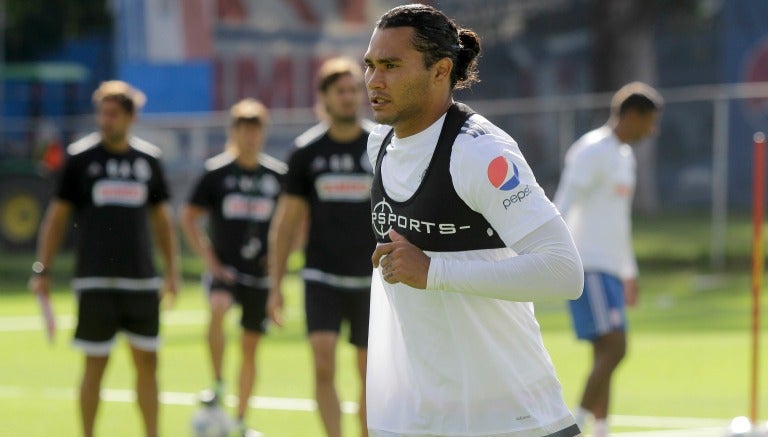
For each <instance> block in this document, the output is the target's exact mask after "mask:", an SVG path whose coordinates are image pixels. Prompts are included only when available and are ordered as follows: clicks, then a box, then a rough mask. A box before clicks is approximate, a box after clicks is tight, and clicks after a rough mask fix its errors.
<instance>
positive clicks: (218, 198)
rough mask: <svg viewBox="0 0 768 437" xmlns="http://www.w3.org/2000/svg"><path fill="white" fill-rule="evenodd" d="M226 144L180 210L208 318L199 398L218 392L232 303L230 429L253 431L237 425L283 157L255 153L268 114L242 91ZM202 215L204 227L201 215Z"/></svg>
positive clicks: (264, 287) (250, 371)
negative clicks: (235, 372) (236, 331)
mask: <svg viewBox="0 0 768 437" xmlns="http://www.w3.org/2000/svg"><path fill="white" fill-rule="evenodd" d="M230 115H231V126H230V131H229V141H228V143H227V145H226V150H225V151H224V152H223V153H221V154H220V155H217V156H215V157H213V158H211V159H209V160H208V161H207V162H206V165H205V167H206V170H205V173H204V174H203V175H202V177H201V178H200V180H199V181H198V182H197V184H196V186H195V188H194V190H193V192H192V195H191V197H190V199H189V201H188V203H187V205H185V207H184V209H183V212H182V228H183V230H184V235H185V236H186V239H187V241H188V242H189V245H190V246H191V247H192V249H193V250H194V251H195V252H196V253H197V254H198V255H199V256H200V257H201V258H203V260H204V261H205V266H206V271H207V273H206V275H205V276H206V278H205V281H206V282H207V284H206V285H207V288H208V303H209V307H210V321H209V324H208V348H209V352H210V356H211V364H212V367H213V377H214V381H215V383H214V388H213V390H211V392H210V393H207V394H206V399H204V400H203V401H204V403H206V404H207V405H210V406H213V405H218V404H219V403H220V402H221V399H222V397H223V395H224V382H223V381H224V379H223V370H222V362H223V359H224V345H225V334H224V326H223V322H224V317H225V316H226V314H227V312H228V311H229V309H230V308H231V307H232V305H233V303H235V302H237V303H238V304H240V307H241V310H242V313H241V318H240V326H241V327H242V328H243V332H242V337H241V340H240V352H241V364H240V375H239V380H238V395H239V402H238V406H237V422H236V424H237V429H238V432H239V433H241V434H242V435H247V436H252V435H257V434H256V432H255V431H252V430H248V429H247V428H246V427H245V425H244V418H245V414H246V412H247V410H248V399H249V398H250V396H251V391H252V390H253V385H254V382H255V379H256V348H257V347H258V344H259V339H260V338H261V335H262V334H263V333H264V332H265V327H266V324H265V322H266V320H267V316H266V311H267V308H266V307H267V294H268V291H269V281H268V277H267V232H268V230H269V223H270V220H271V218H272V214H273V212H274V209H275V202H276V200H277V195H278V194H279V193H280V178H281V177H282V176H281V175H282V174H283V173H284V172H285V169H284V167H285V164H283V163H282V162H279V161H278V160H276V159H274V158H271V157H269V156H267V155H264V154H262V153H261V151H262V149H263V146H264V141H265V138H266V127H267V123H268V121H269V114H268V112H267V108H266V107H265V106H264V105H263V104H261V103H260V102H258V101H256V100H254V99H245V100H242V101H240V102H238V103H237V104H235V105H234V106H232V108H231V110H230ZM204 217H207V218H208V234H209V235H210V236H209V235H207V234H206V232H205V231H204V230H203V228H202V221H201V219H202V218H204Z"/></svg>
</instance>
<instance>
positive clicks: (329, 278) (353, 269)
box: [268, 58, 375, 437]
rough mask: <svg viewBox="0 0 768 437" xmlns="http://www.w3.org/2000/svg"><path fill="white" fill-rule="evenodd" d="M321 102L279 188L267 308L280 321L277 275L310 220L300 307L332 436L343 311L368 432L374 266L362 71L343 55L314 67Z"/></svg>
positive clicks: (335, 435) (337, 415)
mask: <svg viewBox="0 0 768 437" xmlns="http://www.w3.org/2000/svg"><path fill="white" fill-rule="evenodd" d="M317 82H318V83H317V89H318V106H319V109H320V110H321V112H322V113H323V117H322V118H323V119H324V120H323V122H321V123H320V124H319V125H317V126H315V127H313V128H311V129H310V130H308V131H307V132H305V133H304V134H302V135H301V136H299V138H298V139H297V140H296V146H297V148H296V149H295V150H294V152H293V153H292V155H291V157H290V159H289V162H288V173H287V174H286V177H285V184H284V187H283V193H282V194H281V196H280V200H279V202H278V206H277V211H276V212H275V219H274V220H273V224H274V225H273V226H272V228H271V229H270V234H269V244H270V255H269V256H270V269H271V270H270V276H271V277H272V279H273V282H272V288H271V290H270V296H269V304H268V311H269V315H270V318H272V320H274V321H275V322H276V323H277V324H278V325H280V324H281V323H282V320H281V315H280V312H281V310H282V306H283V296H282V291H281V288H280V282H281V280H282V278H283V276H284V275H285V269H286V267H285V266H286V260H287V258H288V255H289V252H290V250H291V248H292V243H293V242H294V241H295V239H296V238H297V237H299V236H300V235H301V231H302V230H303V229H304V226H303V225H304V224H305V223H306V222H307V220H308V221H309V233H308V239H307V246H306V251H305V255H306V263H305V268H304V271H303V272H302V276H303V277H304V285H305V293H304V296H305V299H304V300H305V310H306V319H307V330H308V332H309V341H310V343H311V345H312V351H313V354H314V364H315V397H316V399H317V404H318V408H319V410H320V416H321V418H322V421H323V425H324V426H325V430H326V433H327V434H328V436H330V437H340V436H341V410H340V407H339V398H338V395H337V393H336V388H335V386H334V375H335V371H336V363H335V355H336V341H337V338H338V335H339V329H340V327H341V322H342V320H343V319H347V320H348V321H349V325H350V342H351V343H352V344H354V345H355V346H356V347H357V351H358V352H357V367H358V370H359V373H360V378H361V379H360V381H361V387H362V390H361V394H360V411H359V416H360V421H361V426H362V433H363V435H367V426H366V421H365V417H366V411H365V371H366V357H367V348H368V314H369V306H370V281H371V266H370V264H369V263H368V259H369V258H370V254H371V253H372V251H373V249H374V247H375V241H374V238H373V234H372V233H371V230H370V227H369V225H368V223H369V220H370V213H371V210H370V204H369V202H370V187H371V179H372V170H371V166H370V162H369V160H368V157H367V154H366V141H367V138H368V131H369V128H367V127H364V126H363V123H362V120H361V118H360V115H359V114H360V108H361V106H362V98H363V77H362V72H361V70H360V67H359V66H357V64H355V63H354V61H351V60H349V59H346V58H334V59H330V60H328V61H326V62H325V63H324V64H323V65H322V66H321V67H320V70H319V72H318V81H317Z"/></svg>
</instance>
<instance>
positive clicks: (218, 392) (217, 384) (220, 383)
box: [213, 379, 225, 399]
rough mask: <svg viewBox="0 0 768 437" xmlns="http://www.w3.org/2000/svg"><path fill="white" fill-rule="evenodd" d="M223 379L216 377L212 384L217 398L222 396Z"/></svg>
mask: <svg viewBox="0 0 768 437" xmlns="http://www.w3.org/2000/svg"><path fill="white" fill-rule="evenodd" d="M224 388H225V384H224V380H223V379H217V380H216V382H215V383H214V384H213V392H214V393H215V394H216V397H218V398H219V399H221V398H222V396H224Z"/></svg>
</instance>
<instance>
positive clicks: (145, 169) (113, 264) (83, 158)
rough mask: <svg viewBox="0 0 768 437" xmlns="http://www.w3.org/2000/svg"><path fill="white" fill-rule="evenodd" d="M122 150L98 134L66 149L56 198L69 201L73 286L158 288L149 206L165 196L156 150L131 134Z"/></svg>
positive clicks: (82, 287)
mask: <svg viewBox="0 0 768 437" xmlns="http://www.w3.org/2000/svg"><path fill="white" fill-rule="evenodd" d="M130 145H131V147H130V148H129V149H128V151H127V152H125V153H120V154H115V153H112V152H109V151H108V150H107V149H106V148H105V147H104V146H103V144H102V142H101V137H100V136H99V135H98V134H91V135H89V136H87V137H85V138H83V139H82V140H80V141H78V142H76V143H73V144H72V145H70V146H69V147H68V148H67V152H68V154H69V156H68V159H67V162H66V163H65V165H64V169H63V171H62V173H61V177H60V180H59V187H58V190H57V197H58V198H59V199H61V200H64V201H67V202H69V203H71V204H72V205H73V206H74V210H75V215H74V223H73V224H74V229H75V232H76V247H77V261H76V268H75V276H76V279H75V289H78V290H87V289H117V290H152V289H156V288H157V285H158V283H157V281H151V280H148V279H150V278H155V276H156V273H155V268H154V264H153V259H152V244H151V240H152V239H151V236H150V230H149V217H148V212H149V207H151V206H154V205H157V204H159V203H161V202H165V201H167V200H168V189H167V186H166V182H165V178H164V175H163V170H162V168H161V166H160V162H159V161H158V158H159V156H160V149H158V148H157V147H155V146H153V145H151V144H149V143H147V142H146V141H143V140H140V139H138V138H131V140H130Z"/></svg>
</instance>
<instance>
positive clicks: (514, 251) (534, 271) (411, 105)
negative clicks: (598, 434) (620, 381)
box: [365, 5, 583, 437]
mask: <svg viewBox="0 0 768 437" xmlns="http://www.w3.org/2000/svg"><path fill="white" fill-rule="evenodd" d="M479 51H480V41H479V37H478V36H477V35H476V34H475V33H474V32H472V31H471V30H468V29H460V28H458V27H457V26H456V24H455V23H454V22H453V21H452V20H450V19H449V18H448V17H446V16H445V15H444V14H443V13H442V12H440V11H437V10H436V9H434V8H432V7H431V6H426V5H407V6H399V7H396V8H394V9H392V10H390V11H389V12H387V13H386V14H384V15H383V16H382V17H381V19H380V20H379V21H378V23H377V25H376V29H375V30H374V33H373V35H372V37H371V42H370V45H369V47H368V51H367V53H366V54H365V64H366V85H367V88H368V94H369V99H370V101H371V105H372V109H373V112H374V115H375V119H376V121H377V122H379V123H382V125H380V126H378V127H376V128H375V129H374V131H373V132H372V133H371V135H370V137H369V140H368V150H369V156H370V158H371V164H372V165H373V166H374V168H375V175H374V181H373V187H372V192H371V195H372V198H371V203H372V205H373V210H372V216H371V219H372V225H373V229H374V233H375V234H376V237H377V240H378V246H377V248H376V250H375V252H374V253H373V257H372V258H373V264H374V273H373V283H372V287H371V288H372V291H371V322H370V337H369V350H368V373H367V387H368V396H367V398H368V428H369V432H370V435H371V436H373V437H382V436H386V437H395V436H397V437H416V436H419V437H428V436H466V437H470V436H471V437H481V436H488V437H489V436H494V437H518V436H520V437H522V436H525V437H542V436H550V437H571V436H576V435H578V434H579V429H578V427H577V426H576V424H575V421H574V419H573V417H572V416H571V414H570V412H569V411H568V409H567V407H566V406H565V403H564V402H563V399H562V392H561V387H560V384H559V382H558V380H557V377H556V375H555V370H554V368H553V365H552V362H551V360H550V358H549V355H548V353H547V351H546V349H545V348H544V345H543V341H542V338H541V333H540V330H539V325H538V323H537V321H536V319H535V317H534V314H533V303H532V301H534V300H543V299H558V298H569V299H575V298H577V297H578V296H579V294H580V292H581V288H582V278H583V270H582V267H581V262H580V260H579V257H578V252H577V251H576V248H575V245H574V244H573V240H572V238H571V236H570V234H569V232H568V229H567V226H566V225H565V223H564V222H563V220H562V219H561V218H560V216H559V214H558V212H557V210H556V209H555V208H554V206H553V205H552V204H551V203H550V202H549V201H548V199H547V198H546V196H545V195H544V193H543V191H542V189H541V188H540V187H539V185H538V184H537V182H536V179H535V178H534V175H533V173H532V172H531V170H530V168H529V166H528V164H527V163H526V161H525V159H524V157H523V156H522V154H521V153H520V150H519V148H518V147H517V144H516V143H515V141H514V140H513V139H512V138H510V137H509V135H507V134H506V133H505V132H504V131H502V130H501V129H499V128H498V127H496V126H494V125H493V124H491V123H490V122H489V121H488V120H486V119H485V118H484V117H482V116H480V115H478V114H475V113H473V112H472V111H471V110H470V109H469V108H468V107H466V106H464V105H461V104H457V103H455V102H454V101H453V98H452V91H453V89H455V88H459V87H465V86H468V85H470V84H471V83H473V82H474V81H476V79H477V77H476V74H477V70H476V57H477V55H478V54H479ZM385 125H387V126H385Z"/></svg>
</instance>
